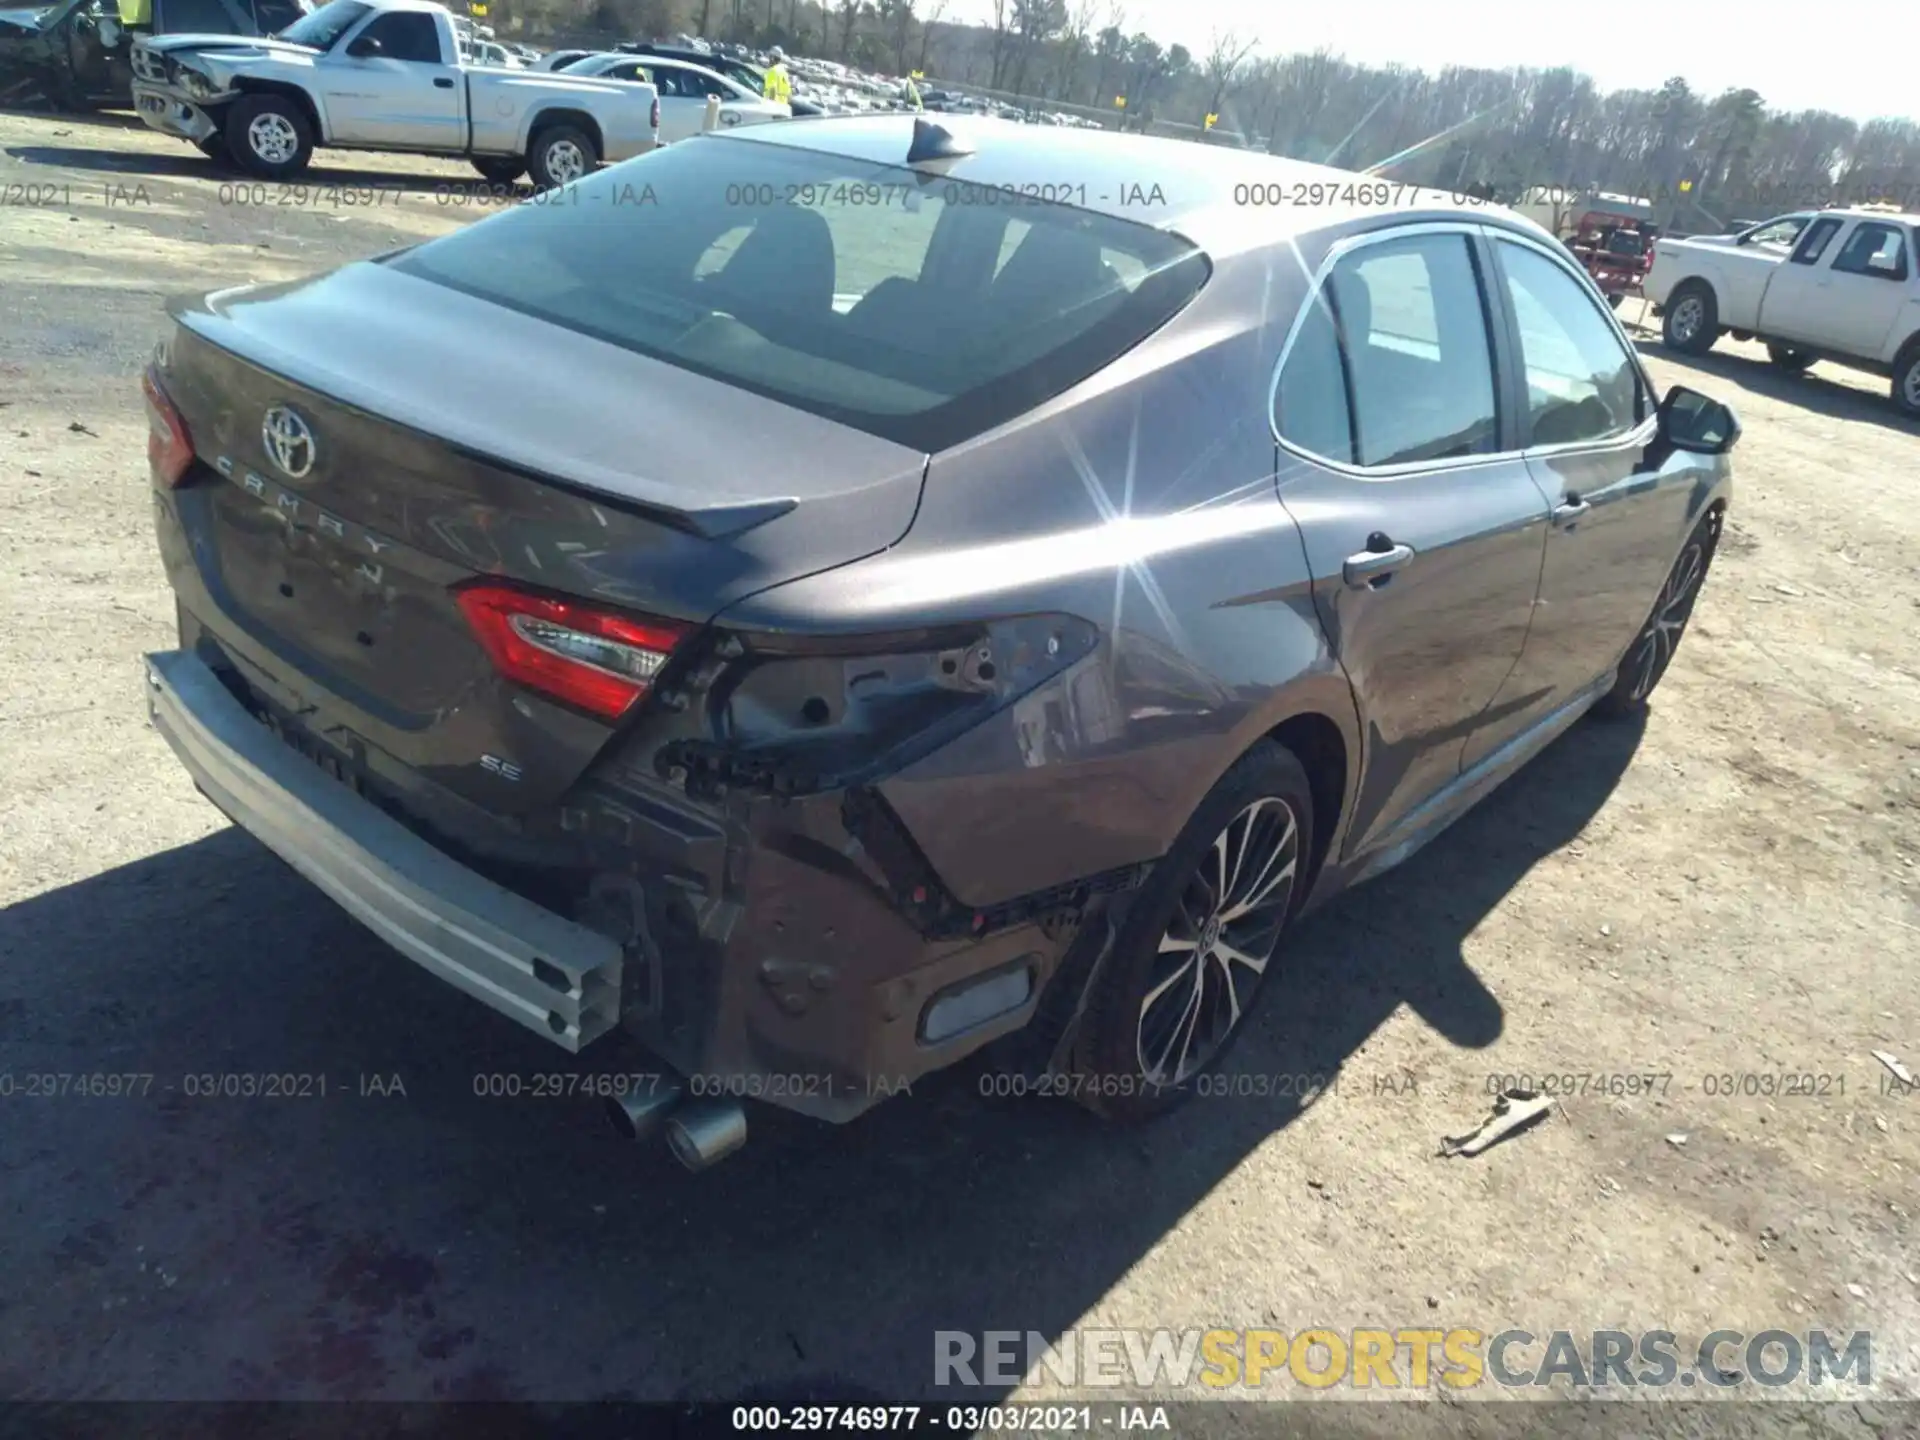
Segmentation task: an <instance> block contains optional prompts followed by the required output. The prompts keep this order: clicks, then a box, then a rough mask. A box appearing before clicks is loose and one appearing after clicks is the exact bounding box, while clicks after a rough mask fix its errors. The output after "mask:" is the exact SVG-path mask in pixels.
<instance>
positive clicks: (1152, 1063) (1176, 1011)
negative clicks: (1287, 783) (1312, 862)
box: [1136, 795, 1300, 1088]
mask: <svg viewBox="0 0 1920 1440" xmlns="http://www.w3.org/2000/svg"><path fill="white" fill-rule="evenodd" d="M1299 864H1300V825H1299V822H1298V820H1297V819H1296V817H1295V816H1294V813H1293V807H1292V806H1290V805H1288V804H1287V802H1286V801H1284V800H1282V799H1280V798H1279V797H1278V796H1272V795H1269V796H1266V797H1264V798H1262V799H1259V800H1255V801H1254V802H1253V803H1252V804H1250V805H1248V806H1246V807H1245V808H1244V809H1243V810H1241V811H1240V813H1239V814H1237V815H1236V816H1234V817H1233V819H1231V820H1229V821H1228V822H1227V825H1226V828H1225V829H1223V830H1222V831H1221V832H1220V834H1219V835H1218V836H1217V837H1216V838H1215V839H1214V842H1213V845H1212V846H1211V848H1209V849H1208V850H1207V851H1206V853H1205V854H1204V855H1203V856H1202V857H1201V859H1200V863H1199V865H1198V866H1197V867H1196V868H1195V870H1194V873H1193V874H1192V876H1190V877H1189V879H1188V881H1187V883H1186V885H1185V886H1184V887H1183V888H1182V890H1181V892H1180V898H1179V901H1178V903H1177V904H1176V906H1175V908H1174V914H1173V919H1172V920H1171V921H1170V922H1169V923H1168V925H1167V928H1166V930H1165V932H1164V933H1163V934H1162V935H1161V937H1160V946H1159V951H1158V953H1157V954H1156V955H1155V957H1154V960H1153V963H1152V965H1151V967H1150V968H1149V971H1148V977H1147V991H1146V996H1145V998H1144V999H1142V1000H1141V1002H1140V1016H1139V1023H1138V1027H1137V1030H1136V1054H1137V1058H1138V1061H1139V1065H1140V1072H1141V1074H1143V1075H1144V1076H1145V1077H1146V1079H1147V1082H1148V1083H1149V1084H1151V1085H1154V1086H1156V1087H1161V1088H1170V1087H1174V1086H1178V1085H1180V1084H1183V1083H1184V1082H1185V1081H1187V1080H1189V1079H1191V1078H1192V1077H1193V1076H1194V1075H1196V1074H1198V1073H1199V1072H1200V1071H1201V1070H1202V1069H1204V1068H1205V1067H1206V1066H1207V1064H1208V1063H1209V1062H1210V1061H1211V1060H1212V1059H1213V1058H1214V1056H1216V1055H1217V1054H1219V1052H1220V1050H1221V1048H1222V1047H1223V1046H1224V1045H1225V1044H1226V1042H1227V1038H1228V1036H1230V1035H1231V1034H1232V1033H1233V1031H1234V1029H1235V1027H1236V1026H1238V1025H1239V1023H1240V1017H1241V1016H1242V1015H1244V1014H1245V1013H1246V1011H1247V1007H1248V1005H1249V1003H1250V1002H1251V1001H1252V998H1253V993H1254V991H1255V989H1256V988H1257V987H1258V986H1259V984H1260V981H1261V980H1262V979H1263V978H1264V977H1265V975H1266V971H1267V965H1268V963H1269V962H1270V961H1271V960H1272V959H1273V954H1274V951H1275V950H1276V949H1277V948H1278V946H1279V944H1280V932H1281V931H1282V929H1284V928H1285V926H1286V921H1287V915H1288V912H1289V911H1290V909H1291V908H1292V900H1293V887H1294V880H1295V877H1296V875H1297V874H1298V871H1299Z"/></svg>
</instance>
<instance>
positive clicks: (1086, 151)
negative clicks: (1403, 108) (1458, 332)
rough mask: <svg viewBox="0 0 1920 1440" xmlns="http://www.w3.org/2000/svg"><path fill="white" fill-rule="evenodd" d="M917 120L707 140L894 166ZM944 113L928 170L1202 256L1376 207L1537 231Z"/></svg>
mask: <svg viewBox="0 0 1920 1440" xmlns="http://www.w3.org/2000/svg"><path fill="white" fill-rule="evenodd" d="M923 118H924V117H917V116H915V115H913V114H911V113H905V114H902V113H884V112H883V113H878V114H863V115H846V116H838V115H836V116H820V117H808V118H806V119H804V120H798V121H794V122H792V123H790V124H781V125H755V126H750V127H743V128H741V129H738V130H733V131H729V132H728V133H727V134H726V135H724V136H715V137H713V138H714V139H717V140H724V141H726V142H728V143H736V142H737V143H742V144H757V145H780V146H785V147H788V148H792V149H805V150H814V151H818V152H821V153H823V154H833V155H840V156H845V157H847V158H850V159H856V160H865V161H870V162H872V163H874V164H877V165H904V164H905V162H906V156H907V148H908V146H909V144H910V143H911V142H912V139H913V127H914V125H915V123H916V122H917V121H918V120H920V119H923ZM947 119H948V117H945V116H943V117H942V123H943V125H944V128H946V129H947V130H948V131H950V132H951V133H952V134H953V135H954V137H955V138H956V139H958V140H961V141H963V142H965V143H967V144H970V145H972V146H973V147H974V151H973V153H972V154H970V155H967V156H964V157H962V158H960V159H958V160H954V161H951V162H941V163H940V165H939V169H938V171H937V173H938V174H940V175H941V176H942V177H945V178H949V179H953V180H964V181H967V182H969V183H971V184H975V185H982V186H987V187H989V188H1007V189H1010V190H1012V191H1014V192H1016V195H1025V196H1029V197H1033V198H1037V199H1040V200H1047V199H1057V200H1060V201H1061V202H1063V203H1066V204H1070V205H1077V206H1079V207H1081V208H1083V209H1087V210H1093V211H1097V212H1099V213H1102V214H1107V215H1112V216H1114V217H1116V218H1118V219H1121V220H1131V221H1134V222H1136V223H1139V224H1146V225H1150V226H1152V227H1154V228H1155V229H1160V230H1170V231H1174V232H1177V233H1178V234H1180V235H1183V236H1185V237H1186V238H1187V239H1188V240H1191V241H1192V242H1193V243H1194V244H1195V245H1197V246H1199V247H1200V248H1201V249H1202V250H1205V251H1207V252H1208V253H1209V254H1210V255H1214V256H1222V255H1227V254H1233V253H1237V252H1239V251H1244V250H1253V249H1258V248H1260V247H1262V246H1264V245H1271V244H1276V243H1281V242H1284V241H1286V240H1287V239H1289V238H1291V237H1293V236H1297V235H1305V234H1309V233H1312V232H1315V231H1321V230H1326V229H1330V228H1334V227H1337V226H1339V225H1342V224H1345V223H1350V222H1353V221H1356V220H1359V219H1363V218H1366V217H1374V216H1379V215H1381V214H1403V215H1406V216H1408V217H1409V218H1411V217H1413V216H1415V215H1418V216H1419V217H1420V218H1423V219H1438V220H1446V219H1461V220H1470V221H1483V220H1493V221H1497V222H1501V223H1504V224H1506V225H1508V226H1510V227H1511V228H1514V229H1517V230H1520V231H1523V232H1525V233H1528V234H1539V235H1544V234H1546V232H1545V231H1544V230H1543V229H1542V228H1541V227H1540V226H1539V225H1538V224H1536V223H1534V222H1533V221H1530V220H1528V219H1526V218H1524V217H1523V216H1519V215H1515V214H1513V213H1512V212H1511V211H1509V210H1506V209H1505V208H1503V207H1501V206H1498V205H1493V204H1490V203H1483V202H1479V201H1475V202H1473V203H1472V204H1462V203H1456V202H1455V201H1454V199H1453V197H1452V196H1450V195H1448V194H1447V193H1446V192H1445V191H1437V190H1419V189H1416V188H1415V187H1413V186H1411V185H1407V184H1404V183H1402V182H1400V181H1396V180H1389V179H1386V178H1384V177H1376V176H1368V175H1362V174H1359V173H1357V172H1355V171H1351V170H1340V169H1335V168H1334V167H1332V166H1327V165H1315V164H1311V163H1309V162H1307V161H1304V160H1287V159H1283V158H1281V157H1280V156H1277V155H1268V154H1265V153H1264V152H1261V151H1256V150H1241V149H1236V148H1234V147H1231V146H1226V145H1204V144H1197V143H1195V142H1194V141H1191V140H1172V139H1163V138H1161V137H1158V136H1148V135H1121V134H1116V133H1114V132H1112V131H1108V130H1087V129H1079V128H1074V127H1069V126H1035V125H1024V124H1021V123H1019V122H1018V121H1012V120H998V119H992V118H988V117H984V116H983V117H975V116H971V115H968V116H953V117H951V120H952V123H951V124H946V123H945V122H946V120H947Z"/></svg>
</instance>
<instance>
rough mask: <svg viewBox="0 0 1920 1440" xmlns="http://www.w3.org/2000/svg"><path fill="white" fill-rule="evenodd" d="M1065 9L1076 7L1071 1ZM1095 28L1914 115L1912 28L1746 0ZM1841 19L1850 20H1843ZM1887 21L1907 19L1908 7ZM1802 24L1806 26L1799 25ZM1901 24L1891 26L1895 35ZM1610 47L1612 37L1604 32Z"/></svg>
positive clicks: (1512, 2)
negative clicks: (1748, 90)
mask: <svg viewBox="0 0 1920 1440" xmlns="http://www.w3.org/2000/svg"><path fill="white" fill-rule="evenodd" d="M1067 3H1068V6H1069V8H1070V9H1071V8H1073V7H1074V6H1075V5H1076V4H1077V3H1081V0H1067ZM1091 3H1092V5H1093V7H1094V10H1093V13H1094V15H1095V17H1096V18H1095V21H1094V28H1095V29H1096V30H1098V29H1100V28H1101V27H1103V26H1105V25H1107V24H1109V23H1111V21H1110V20H1109V19H1108V6H1109V5H1110V4H1118V5H1121V6H1123V7H1124V8H1125V11H1126V18H1125V20H1124V21H1123V22H1122V28H1124V29H1125V30H1126V31H1127V32H1128V33H1129V34H1131V33H1133V32H1134V31H1136V30H1144V31H1146V32H1147V34H1149V35H1151V36H1152V37H1153V38H1154V39H1156V40H1158V41H1159V42H1160V43H1161V44H1162V45H1171V44H1182V45H1185V46H1186V47H1187V48H1188V49H1189V50H1191V51H1193V52H1194V53H1195V55H1196V56H1200V57H1204V56H1205V55H1206V53H1207V52H1208V51H1209V50H1210V49H1211V48H1212V42H1213V38H1214V36H1215V35H1216V34H1224V33H1226V32H1229V31H1231V32H1234V33H1235V34H1237V35H1238V36H1239V37H1240V39H1241V40H1242V42H1244V41H1246V40H1247V39H1249V38H1252V37H1255V36H1257V37H1259V40H1260V45H1259V49H1258V52H1257V53H1261V54H1289V53H1292V52H1294V51H1302V50H1317V49H1320V48H1322V47H1325V48H1327V49H1329V50H1332V51H1335V52H1336V53H1339V54H1343V55H1345V56H1346V57H1347V58H1348V59H1349V60H1354V61H1358V62H1362V63H1365V64H1370V65H1386V64H1393V63H1398V64H1402V65H1411V66H1414V67H1417V68H1419V69H1422V70H1427V71H1435V70H1439V69H1441V68H1443V67H1444V66H1447V65H1479V66H1485V67H1487V68H1490V69H1504V68H1506V67H1507V66H1510V65H1528V66H1534V67H1538V68H1546V67H1549V66H1554V65H1571V66H1573V67H1574V68H1575V69H1577V70H1582V71H1584V72H1585V73H1587V74H1588V75H1591V76H1592V77H1593V78H1594V81H1595V83H1596V84H1598V85H1599V86H1600V88H1601V89H1603V90H1621V89H1651V88H1654V87H1656V86H1658V85H1659V84H1660V82H1661V81H1663V80H1665V79H1666V78H1667V77H1668V76H1670V75H1674V74H1679V75H1684V76H1685V77H1686V79H1687V82H1688V83H1689V84H1690V85H1692V86H1693V88H1694V89H1695V90H1696V91H1700V92H1703V93H1705V94H1707V95H1710V96H1711V95H1717V94H1719V93H1720V92H1721V91H1722V90H1725V89H1727V88H1729V87H1732V86H1738V85H1750V86H1752V87H1753V88H1754V89H1755V90H1758V91H1759V92H1760V95H1761V97H1762V98H1763V99H1764V100H1765V101H1766V102H1767V105H1768V107H1769V108H1771V109H1776V110H1805V109H1820V110H1832V111H1834V112H1836V113H1838V114H1841V115H1849V116H1852V117H1853V118H1854V119H1857V120H1871V119H1875V118H1879V117H1894V116H1905V117H1910V118H1913V119H1920V86H1917V85H1916V80H1915V76H1916V73H1917V72H1916V70H1915V68H1914V45H1913V43H1912V42H1913V41H1916V40H1920V20H1913V21H1912V27H1913V28H1911V29H1908V30H1905V31H1904V32H1902V33H1900V34H1899V36H1898V38H1896V33H1895V30H1894V29H1886V28H1883V27H1879V26H1875V25H1872V24H1867V25H1859V24H1853V23H1839V22H1840V21H1841V16H1842V12H1839V11H1821V10H1818V9H1815V10H1813V11H1796V10H1795V9H1793V8H1792V7H1789V6H1785V5H1780V6H1766V5H1755V4H1753V3H1751V0H1746V3H1739V0H1666V3H1656V0H1641V3H1639V4H1624V5H1623V4H1620V3H1618V0H1604V3H1588V4H1586V5H1566V4H1562V5H1558V6H1554V5H1549V4H1546V3H1532V4H1528V3H1524V0H1448V3H1440V0H1424V3H1422V0H1091ZM1849 13H1850V12H1849ZM1886 13H1887V14H1888V15H1908V16H1910V17H1911V14H1912V12H1911V11H1910V9H1909V8H1908V5H1907V3H1906V0H1894V4H1893V5H1892V7H1891V8H1889V9H1888V10H1887V11H1886ZM991 15H992V4H991V0H950V3H949V5H948V9H947V14H946V17H945V18H947V19H949V20H956V21H964V20H972V21H976V22H980V23H985V22H986V21H988V20H989V19H990V18H991ZM1802 16H1804V17H1805V19H1804V20H1803V19H1801V18H1800V17H1802ZM1896 28H1897V27H1896ZM1610 29H1611V30H1613V31H1615V32H1617V34H1618V37H1619V38H1618V39H1617V40H1616V39H1609V38H1607V34H1608V31H1609V30H1610Z"/></svg>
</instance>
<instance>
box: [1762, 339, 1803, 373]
mask: <svg viewBox="0 0 1920 1440" xmlns="http://www.w3.org/2000/svg"><path fill="white" fill-rule="evenodd" d="M1767 359H1769V360H1771V361H1772V362H1773V363H1774V364H1776V365H1778V366H1779V367H1780V368H1781V369H1782V370H1785V371H1787V372H1789V373H1790V374H1794V375H1799V374H1801V373H1803V372H1804V371H1806V370H1807V369H1809V368H1810V367H1811V366H1812V365H1813V361H1814V357H1813V355H1812V354H1811V353H1810V352H1808V351H1806V350H1796V349H1794V348H1793V347H1792V346H1791V345H1769V346H1767Z"/></svg>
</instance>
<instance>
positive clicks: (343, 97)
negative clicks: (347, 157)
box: [316, 10, 467, 151]
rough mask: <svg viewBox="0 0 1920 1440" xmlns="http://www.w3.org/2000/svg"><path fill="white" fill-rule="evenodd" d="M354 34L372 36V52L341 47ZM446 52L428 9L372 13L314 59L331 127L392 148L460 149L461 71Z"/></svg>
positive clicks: (463, 134)
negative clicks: (356, 52) (352, 52)
mask: <svg viewBox="0 0 1920 1440" xmlns="http://www.w3.org/2000/svg"><path fill="white" fill-rule="evenodd" d="M361 39H372V40H376V41H378V42H379V45H380V51H379V53H378V54H375V55H364V56H356V55H349V54H348V53H347V50H348V48H349V47H350V46H352V45H353V44H354V43H355V41H357V40H361ZM451 60H452V57H451V56H447V55H443V54H442V53H441V44H440V31H439V27H438V26H436V25H435V24H434V17H433V15H432V14H431V13H429V12H428V11H425V10H389V11H387V12H385V13H384V14H377V15H375V16H374V17H373V19H372V20H370V21H368V22H367V24H366V25H365V27H364V28H362V29H361V30H360V31H359V32H358V34H352V35H348V36H347V37H346V38H345V39H344V40H343V41H342V42H341V43H340V44H338V45H336V46H334V48H333V49H332V50H331V51H330V52H328V54H327V55H326V57H325V58H324V59H323V60H322V61H321V62H320V64H319V65H318V66H317V67H316V68H317V70H318V72H319V74H320V76H321V82H320V85H321V93H322V95H323V97H324V99H325V103H326V107H327V118H328V122H329V124H330V125H331V126H332V128H333V131H334V133H335V134H336V135H340V136H343V137H351V138H352V140H353V142H354V143H355V144H360V145H373V146H384V147H388V148H391V149H396V150H399V149H405V150H429V151H430V150H445V151H461V150H464V149H466V139H467V137H466V121H465V114H464V106H463V98H464V93H465V92H464V90H463V88H462V87H463V84H464V76H463V75H462V73H461V71H460V69H459V67H458V66H456V65H454V64H452V63H450V62H451Z"/></svg>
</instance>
